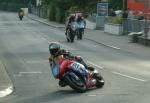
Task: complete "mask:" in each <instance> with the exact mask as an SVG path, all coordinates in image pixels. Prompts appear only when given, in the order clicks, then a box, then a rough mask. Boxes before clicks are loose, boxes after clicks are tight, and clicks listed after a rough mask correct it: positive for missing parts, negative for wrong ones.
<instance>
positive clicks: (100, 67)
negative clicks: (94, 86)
mask: <svg viewBox="0 0 150 103" xmlns="http://www.w3.org/2000/svg"><path fill="white" fill-rule="evenodd" d="M88 63H89V64H91V65H93V66H95V67H97V68H99V69H104V67H102V66H99V65H96V64H94V63H92V62H90V61H88Z"/></svg>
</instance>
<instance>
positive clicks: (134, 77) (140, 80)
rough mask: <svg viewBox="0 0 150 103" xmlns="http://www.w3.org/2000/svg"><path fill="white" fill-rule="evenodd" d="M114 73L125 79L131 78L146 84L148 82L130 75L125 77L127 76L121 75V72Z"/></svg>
mask: <svg viewBox="0 0 150 103" xmlns="http://www.w3.org/2000/svg"><path fill="white" fill-rule="evenodd" d="M112 73H113V74H117V75H120V76H123V77H127V78H130V79H134V80H137V81H141V82H146V81H147V80H144V79H140V78H136V77H132V76H128V75H125V74H121V73H119V72H112Z"/></svg>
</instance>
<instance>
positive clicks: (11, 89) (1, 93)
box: [0, 86, 14, 98]
mask: <svg viewBox="0 0 150 103" xmlns="http://www.w3.org/2000/svg"><path fill="white" fill-rule="evenodd" d="M13 90H14V88H13V86H10V87H8V88H6V89H5V90H3V91H0V98H1V97H5V96H7V95H9V94H11V93H12V92H13Z"/></svg>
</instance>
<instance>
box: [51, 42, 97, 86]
mask: <svg viewBox="0 0 150 103" xmlns="http://www.w3.org/2000/svg"><path fill="white" fill-rule="evenodd" d="M49 52H50V56H49V63H50V67H51V69H52V74H53V76H54V77H55V78H56V79H59V78H60V76H61V73H62V72H63V71H64V70H62V69H60V64H61V63H62V61H63V60H64V59H65V58H68V59H73V60H75V61H77V62H79V63H81V64H82V65H84V66H85V69H87V70H88V71H90V72H91V73H92V71H94V68H92V67H88V66H87V64H86V63H85V62H84V61H83V59H82V58H81V57H80V56H74V55H72V53H70V52H67V51H66V50H64V49H62V48H61V47H60V45H59V44H58V43H55V42H53V43H50V44H49ZM93 75H95V77H98V74H93ZM59 85H60V86H65V84H64V83H63V82H62V80H60V81H59Z"/></svg>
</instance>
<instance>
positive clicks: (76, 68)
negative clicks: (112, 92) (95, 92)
mask: <svg viewBox="0 0 150 103" xmlns="http://www.w3.org/2000/svg"><path fill="white" fill-rule="evenodd" d="M90 68H93V67H90ZM60 69H62V70H63V71H61V72H60V74H59V80H60V81H59V85H60V86H61V87H65V86H67V85H68V86H70V87H71V88H72V89H73V90H75V91H76V92H80V93H82V92H85V91H86V90H88V89H92V88H101V87H103V85H104V79H103V77H102V76H101V75H100V74H99V75H98V71H97V70H94V71H89V70H87V69H85V66H84V65H83V64H81V63H79V62H77V61H75V60H72V59H64V60H63V61H62V63H61V65H60ZM96 74H97V75H96Z"/></svg>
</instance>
